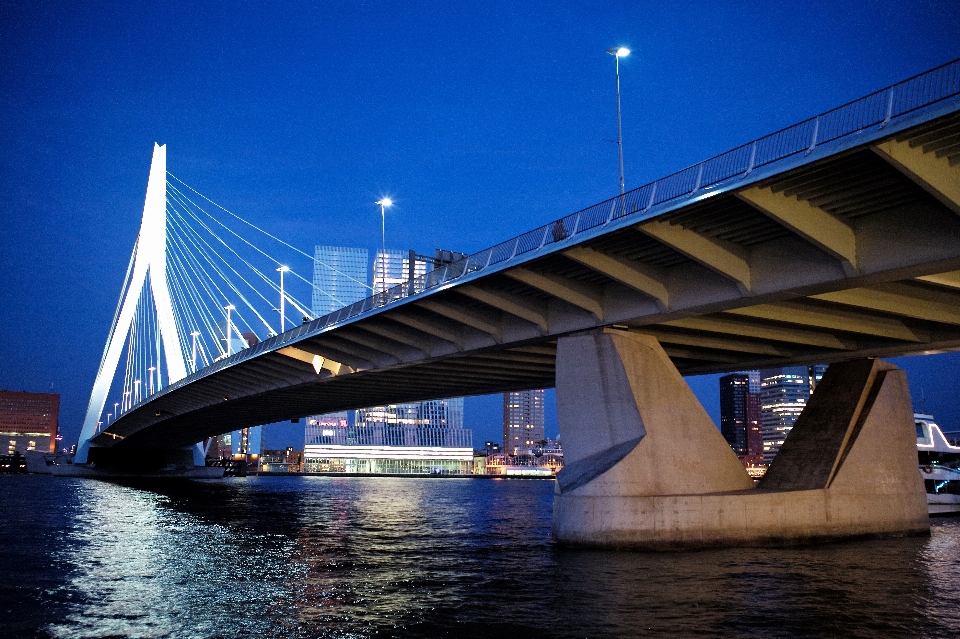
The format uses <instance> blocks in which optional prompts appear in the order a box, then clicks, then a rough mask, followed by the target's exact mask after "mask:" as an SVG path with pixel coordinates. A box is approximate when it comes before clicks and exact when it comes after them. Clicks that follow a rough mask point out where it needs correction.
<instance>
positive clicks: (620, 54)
mask: <svg viewBox="0 0 960 639" xmlns="http://www.w3.org/2000/svg"><path fill="white" fill-rule="evenodd" d="M607 53H609V54H610V55H612V56H613V59H614V60H615V61H616V69H617V150H618V151H619V155H620V195H623V129H622V127H621V126H620V58H624V57H626V56H628V55H630V49H628V48H626V47H617V48H614V49H607Z"/></svg>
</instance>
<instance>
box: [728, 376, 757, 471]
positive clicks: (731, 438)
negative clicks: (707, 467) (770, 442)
mask: <svg viewBox="0 0 960 639" xmlns="http://www.w3.org/2000/svg"><path fill="white" fill-rule="evenodd" d="M751 378H753V379H752V380H751ZM759 386H760V375H759V371H747V372H742V373H732V374H730V375H724V376H723V377H721V378H720V432H721V433H722V434H723V438H724V439H725V440H727V443H728V444H730V447H731V448H732V449H733V451H734V452H735V453H736V454H737V457H738V458H739V459H740V461H741V463H743V465H744V466H756V465H759V464H762V463H763V433H762V430H761V425H760V393H759Z"/></svg>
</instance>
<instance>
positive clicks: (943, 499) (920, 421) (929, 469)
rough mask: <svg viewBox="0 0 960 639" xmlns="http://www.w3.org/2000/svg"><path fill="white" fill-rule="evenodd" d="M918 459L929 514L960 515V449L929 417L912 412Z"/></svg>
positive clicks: (931, 417) (930, 416)
mask: <svg viewBox="0 0 960 639" xmlns="http://www.w3.org/2000/svg"><path fill="white" fill-rule="evenodd" d="M913 419H914V421H915V422H916V424H917V457H918V458H919V461H920V476H921V477H923V483H924V486H926V489H927V511H928V512H929V513H930V514H931V515H957V514H960V446H953V445H951V444H950V442H948V441H947V438H946V437H944V436H943V431H941V430H940V427H939V426H937V425H936V423H934V421H933V416H932V415H926V414H924V413H914V415H913Z"/></svg>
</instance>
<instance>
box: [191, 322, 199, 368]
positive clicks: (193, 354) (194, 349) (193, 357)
mask: <svg viewBox="0 0 960 639" xmlns="http://www.w3.org/2000/svg"><path fill="white" fill-rule="evenodd" d="M199 335H200V331H193V332H192V333H190V337H192V338H193V347H192V349H191V351H190V352H191V355H190V368H191V369H193V370H191V371H190V372H191V373H196V372H197V337H198V336H199Z"/></svg>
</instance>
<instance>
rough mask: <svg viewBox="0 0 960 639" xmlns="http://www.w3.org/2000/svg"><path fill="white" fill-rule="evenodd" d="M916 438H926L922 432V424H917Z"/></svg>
mask: <svg viewBox="0 0 960 639" xmlns="http://www.w3.org/2000/svg"><path fill="white" fill-rule="evenodd" d="M916 424H917V437H926V434H924V432H923V423H922V422H917V423H916Z"/></svg>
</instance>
